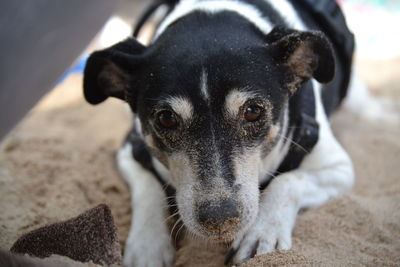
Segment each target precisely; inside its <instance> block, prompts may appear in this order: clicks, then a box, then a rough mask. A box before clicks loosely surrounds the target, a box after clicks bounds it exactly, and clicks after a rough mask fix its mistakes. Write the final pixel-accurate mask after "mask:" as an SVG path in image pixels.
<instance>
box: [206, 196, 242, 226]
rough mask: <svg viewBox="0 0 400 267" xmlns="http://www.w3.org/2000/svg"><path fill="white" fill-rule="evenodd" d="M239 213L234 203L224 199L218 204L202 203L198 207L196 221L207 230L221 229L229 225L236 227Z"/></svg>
mask: <svg viewBox="0 0 400 267" xmlns="http://www.w3.org/2000/svg"><path fill="white" fill-rule="evenodd" d="M239 216H240V212H239V209H238V205H237V203H236V201H234V200H232V199H224V200H221V201H219V202H208V201H207V202H203V203H201V204H200V205H199V213H198V220H199V223H200V224H201V225H203V227H205V228H206V229H208V230H216V229H220V228H223V227H224V225H226V224H229V225H230V227H236V226H237V225H238V223H239Z"/></svg>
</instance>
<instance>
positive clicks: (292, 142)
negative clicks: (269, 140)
mask: <svg viewBox="0 0 400 267" xmlns="http://www.w3.org/2000/svg"><path fill="white" fill-rule="evenodd" d="M278 135H279V136H280V137H282V138H283V139H284V140H287V141H289V142H290V143H291V144H293V145H295V146H296V147H298V148H300V149H301V150H302V151H304V152H305V153H308V151H307V149H305V148H304V147H303V146H302V145H300V144H299V143H296V142H295V141H293V140H292V139H290V138H287V137H286V136H284V135H282V134H278Z"/></svg>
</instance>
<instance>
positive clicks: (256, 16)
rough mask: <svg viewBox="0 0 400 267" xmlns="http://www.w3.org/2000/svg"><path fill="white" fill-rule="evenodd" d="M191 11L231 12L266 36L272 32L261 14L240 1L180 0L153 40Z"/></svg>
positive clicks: (269, 24) (268, 23)
mask: <svg viewBox="0 0 400 267" xmlns="http://www.w3.org/2000/svg"><path fill="white" fill-rule="evenodd" d="M193 11H204V12H207V13H210V14H214V13H218V12H223V11H231V12H235V13H236V14H238V15H240V16H242V17H244V18H245V19H247V20H248V21H250V22H251V23H253V24H254V25H255V26H256V27H257V28H258V29H259V30H260V31H262V32H263V33H265V34H268V33H269V32H270V31H271V30H272V26H271V23H270V22H269V21H268V20H267V19H266V18H265V17H263V16H262V14H261V12H260V11H259V10H258V9H256V8H255V7H253V6H251V5H249V4H246V3H242V2H240V1H226V0H220V1H218V0H204V1H198V0H182V1H181V2H179V4H178V5H177V6H176V7H175V9H174V10H173V11H172V12H171V14H169V15H168V17H167V18H166V19H165V20H164V21H163V22H162V23H161V25H160V27H159V28H158V30H157V33H156V35H155V38H154V40H155V39H157V37H158V36H160V34H161V33H162V32H164V31H165V29H166V28H167V27H168V26H169V25H170V24H171V23H173V22H175V21H177V20H178V19H179V18H182V17H184V16H186V15H188V14H189V13H191V12H193Z"/></svg>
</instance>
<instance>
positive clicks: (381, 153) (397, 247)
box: [0, 60, 400, 267]
mask: <svg viewBox="0 0 400 267" xmlns="http://www.w3.org/2000/svg"><path fill="white" fill-rule="evenodd" d="M399 62H400V60H391V61H384V62H370V61H367V62H366V61H361V62H359V67H360V69H361V72H362V74H363V77H365V80H366V81H367V82H368V84H369V85H370V87H371V89H372V91H373V92H374V94H376V95H379V96H380V97H382V96H383V97H387V98H390V99H392V101H395V102H397V103H398V104H400V94H399V92H400V90H399V89H400V88H399V87H400V85H399V83H398V77H399V74H400V71H399V69H398V66H399ZM81 83H82V77H81V76H80V75H78V74H72V75H70V76H69V77H68V78H67V79H66V80H65V81H64V82H63V83H61V84H60V85H58V86H57V87H56V88H55V90H53V91H52V92H51V93H50V94H49V95H47V96H46V97H45V98H44V99H43V100H42V101H41V102H40V103H39V104H38V105H37V106H36V107H35V108H34V109H33V111H32V112H31V113H30V114H28V115H27V117H26V118H25V119H24V120H23V121H22V122H21V123H20V124H19V125H18V127H17V128H16V129H15V130H14V131H13V132H12V133H11V134H10V135H9V136H8V137H7V138H6V140H4V141H3V142H2V144H1V150H0V248H4V249H9V248H10V247H11V245H12V244H13V243H14V242H15V241H16V239H17V238H18V237H19V236H20V235H22V234H24V233H26V232H28V231H31V230H33V229H36V228H38V227H40V226H43V225H45V224H48V223H52V222H56V221H60V220H63V219H67V218H70V217H73V216H76V215H78V214H79V213H81V212H83V211H85V210H87V209H89V208H91V207H94V206H95V205H97V204H99V203H106V204H108V205H109V206H110V207H111V210H112V212H113V215H114V218H115V222H116V225H117V227H118V235H119V239H120V241H121V244H122V246H123V244H124V242H125V239H126V237H127V234H128V230H129V225H130V216H131V209H130V205H129V203H130V196H129V192H128V189H127V186H126V184H125V183H124V182H123V180H122V179H121V178H120V177H119V176H118V173H117V172H116V169H115V166H114V156H115V152H116V150H117V148H118V147H119V145H120V143H121V141H122V139H123V138H124V136H125V134H126V131H127V130H128V128H129V127H130V117H129V114H128V112H127V110H126V108H125V106H124V105H122V104H121V103H120V102H118V101H117V100H108V101H107V102H106V103H104V104H102V105H99V106H95V107H94V106H90V105H88V104H86V103H85V102H84V100H83V98H82V92H81V90H82V89H81ZM397 111H398V113H397V114H395V115H397V117H398V118H399V119H397V120H391V121H389V122H383V121H382V120H376V121H369V120H364V119H362V118H360V117H358V116H355V115H351V114H348V113H345V112H343V111H340V112H338V113H337V114H336V115H335V117H334V119H333V128H334V131H335V133H336V136H337V137H338V139H339V140H340V142H341V143H342V144H343V146H344V147H345V148H346V150H347V151H348V152H349V153H350V155H351V157H352V159H353V161H354V165H355V169H356V174H357V181H356V184H355V186H354V189H353V191H352V192H350V193H346V194H344V195H342V196H340V197H339V198H336V199H334V200H331V201H329V202H328V203H327V204H325V205H323V206H321V207H318V208H315V209H310V210H307V211H305V212H302V213H301V214H300V215H299V217H298V220H297V224H296V227H295V229H294V233H293V248H292V250H290V251H288V252H276V253H272V254H270V255H262V256H259V257H256V258H255V259H252V260H251V261H250V262H248V263H247V264H245V266H274V265H292V264H295V265H307V264H318V265H320V264H322V265H350V264H352V265H370V266H376V265H400V212H399V211H400V179H399V178H400V174H399V173H400V164H399V163H400V161H399V159H400V140H399V136H400V112H399V110H397ZM138 242H140V241H139V240H138ZM225 252H226V248H224V247H209V246H206V245H204V244H200V243H196V242H191V241H189V240H186V241H184V242H183V245H182V247H181V248H180V249H179V250H178V253H177V257H176V266H189V267H191V266H209V267H211V266H216V267H217V266H223V264H222V263H223V260H224V253H225Z"/></svg>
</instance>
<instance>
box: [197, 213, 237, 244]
mask: <svg viewBox="0 0 400 267" xmlns="http://www.w3.org/2000/svg"><path fill="white" fill-rule="evenodd" d="M233 220H237V221H236V222H235V221H233ZM233 220H228V221H227V222H225V223H224V225H223V226H221V227H218V228H215V227H212V226H210V227H198V228H197V227H196V229H191V232H192V233H194V234H195V235H197V236H199V237H200V238H202V239H205V240H207V241H209V242H212V243H231V242H232V241H233V240H234V239H235V237H236V236H237V235H238V233H240V232H241V231H242V229H243V227H241V225H239V224H240V220H239V219H233Z"/></svg>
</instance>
